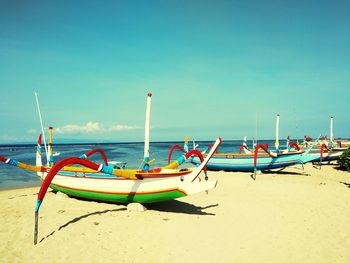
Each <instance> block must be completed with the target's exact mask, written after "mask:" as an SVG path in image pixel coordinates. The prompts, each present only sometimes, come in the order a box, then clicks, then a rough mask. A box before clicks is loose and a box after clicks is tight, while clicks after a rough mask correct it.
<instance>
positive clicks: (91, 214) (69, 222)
mask: <svg viewBox="0 0 350 263" xmlns="http://www.w3.org/2000/svg"><path fill="white" fill-rule="evenodd" d="M125 210H126V208H124V207H123V208H116V209H106V210H103V211H95V212H92V213H87V214H85V215H82V216H78V217H76V218H73V219H72V220H70V221H68V222H67V223H65V224H64V225H61V226H60V227H59V228H58V230H57V231H60V230H62V229H63V228H65V227H67V226H69V225H70V224H74V223H76V222H78V221H80V220H82V219H85V218H87V217H90V216H94V215H103V214H106V213H110V212H120V211H125ZM55 232H56V230H54V231H52V232H51V233H50V234H48V235H47V236H46V237H43V238H42V239H41V240H40V241H39V243H41V242H42V241H44V240H45V239H46V238H49V237H50V236H53V234H55Z"/></svg>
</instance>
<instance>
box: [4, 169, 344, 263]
mask: <svg viewBox="0 0 350 263" xmlns="http://www.w3.org/2000/svg"><path fill="white" fill-rule="evenodd" d="M249 175H250V173H241V172H235V173H232V172H222V171H220V172H209V179H210V180H218V184H217V187H216V188H215V189H213V190H211V191H210V192H209V193H208V194H206V193H200V194H197V195H193V196H187V197H184V198H180V199H177V200H174V201H170V202H164V203H157V204H148V205H146V207H147V210H146V211H145V212H136V211H128V210H127V209H126V205H123V204H108V203H98V202H92V201H83V200H78V199H74V198H69V197H67V196H65V195H63V194H55V193H53V192H52V191H50V192H48V194H47V196H46V198H45V201H44V202H43V204H42V206H41V211H40V223H39V235H38V244H37V245H35V246H34V245H33V230H34V208H35V202H36V197H37V193H38V190H39V188H38V187H34V188H23V189H15V190H4V191H0V205H1V209H2V211H1V216H0V218H1V219H0V258H1V262H43V261H44V260H49V261H50V262H64V261H70V262H77V261H80V262H102V261H103V262H350V250H349V248H350V224H349V219H350V173H348V172H344V171H340V170H338V169H336V167H335V166H333V165H323V166H322V168H321V169H316V168H314V167H313V165H312V164H307V165H305V166H304V170H303V169H302V166H300V165H298V166H293V167H288V168H286V169H284V170H283V171H280V172H269V173H259V174H258V175H257V179H256V180H255V181H254V180H252V179H251V177H250V176H249Z"/></svg>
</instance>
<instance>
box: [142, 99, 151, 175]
mask: <svg viewBox="0 0 350 263" xmlns="http://www.w3.org/2000/svg"><path fill="white" fill-rule="evenodd" d="M151 98H152V93H150V92H149V93H148V94H147V104H146V122H145V150H144V155H143V162H144V164H143V170H146V171H147V170H149V161H150V160H149V130H150V118H151Z"/></svg>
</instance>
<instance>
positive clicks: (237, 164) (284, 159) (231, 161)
mask: <svg viewBox="0 0 350 263" xmlns="http://www.w3.org/2000/svg"><path fill="white" fill-rule="evenodd" d="M316 158H317V156H314V155H310V154H302V153H287V154H281V155H278V156H277V157H269V156H268V155H264V156H260V157H258V158H257V163H256V170H272V169H279V168H284V167H287V166H291V165H296V164H303V163H307V162H312V161H313V160H315V159H316ZM191 162H192V163H194V164H198V163H199V160H198V158H193V159H192V160H191ZM207 169H208V170H212V171H219V170H224V171H242V172H248V171H249V172H253V171H254V169H255V167H254V156H253V155H251V154H215V155H213V157H212V158H211V159H210V160H209V162H208V163H207Z"/></svg>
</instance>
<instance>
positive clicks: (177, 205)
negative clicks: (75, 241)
mask: <svg viewBox="0 0 350 263" xmlns="http://www.w3.org/2000/svg"><path fill="white" fill-rule="evenodd" d="M218 205H219V204H215V205H208V206H205V207H201V206H195V205H192V204H188V203H185V202H180V201H177V200H171V201H166V202H161V203H152V204H147V205H146V206H147V209H148V210H153V211H159V212H170V213H183V214H190V215H211V216H215V214H214V213H207V212H205V211H203V210H205V209H208V208H212V207H216V206H218ZM126 210H127V208H126V206H125V207H122V208H116V209H105V210H103V211H95V212H91V213H87V214H84V215H81V216H78V217H76V218H73V219H72V220H70V221H68V222H67V223H65V224H63V225H61V226H60V227H59V228H58V229H57V230H54V231H52V232H51V233H50V234H48V235H47V236H45V237H43V238H42V239H41V240H40V241H39V243H41V242H43V241H44V240H45V239H47V238H49V237H50V236H53V235H54V234H55V233H56V231H60V230H62V229H64V228H66V227H68V226H69V225H71V224H74V223H77V222H79V221H80V220H82V219H85V218H88V217H90V216H95V215H103V214H107V213H110V212H121V211H126Z"/></svg>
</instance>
